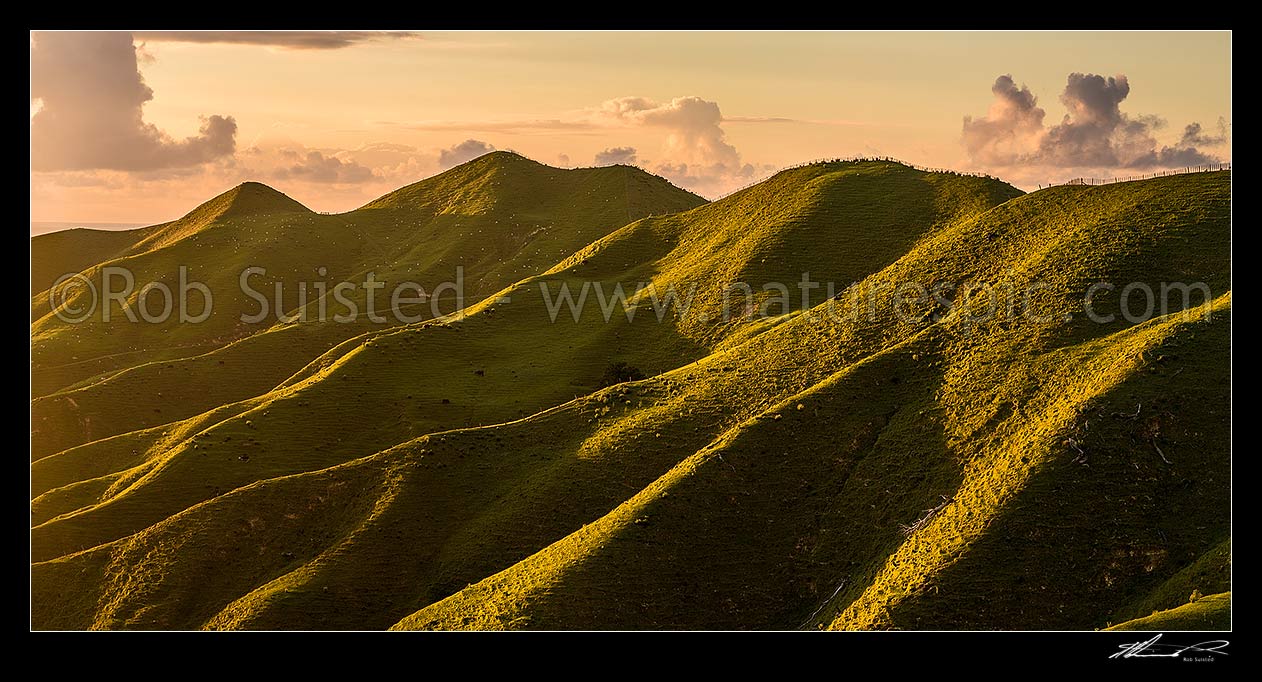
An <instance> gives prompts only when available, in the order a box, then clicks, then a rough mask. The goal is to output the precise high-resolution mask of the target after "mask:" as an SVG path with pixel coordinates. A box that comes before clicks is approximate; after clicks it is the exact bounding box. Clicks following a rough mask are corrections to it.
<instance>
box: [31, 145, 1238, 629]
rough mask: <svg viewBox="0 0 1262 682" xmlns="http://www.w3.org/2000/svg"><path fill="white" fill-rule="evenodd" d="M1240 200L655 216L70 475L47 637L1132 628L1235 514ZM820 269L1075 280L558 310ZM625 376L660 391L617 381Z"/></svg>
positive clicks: (978, 203)
mask: <svg viewBox="0 0 1262 682" xmlns="http://www.w3.org/2000/svg"><path fill="white" fill-rule="evenodd" d="M1229 183H1230V180H1229V174H1225V173H1215V174H1203V175H1194V176H1177V177H1171V178H1163V179H1160V180H1152V181H1145V182H1139V183H1126V184H1120V185H1111V186H1106V187H1094V188H1083V187H1060V188H1055V189H1053V190H1047V191H1043V192H1038V193H1036V194H1033V195H1028V196H1018V194H1019V193H1017V192H1015V191H1014V190H1011V188H1007V187H1006V186H1004V185H1002V184H1000V183H993V182H991V181H986V180H983V179H976V178H962V177H959V176H951V175H940V174H925V173H920V172H919V171H913V170H911V169H908V168H906V167H903V166H899V165H897V164H886V163H868V164H819V165H815V166H808V167H806V168H801V169H796V170H794V171H789V172H786V173H782V174H780V175H778V176H776V178H773V179H771V180H769V181H767V182H765V183H762V184H760V185H758V186H755V187H753V188H750V189H749V190H746V191H744V192H742V193H739V194H737V195H734V196H733V197H729V198H728V199H725V200H723V201H720V202H716V203H714V204H711V205H706V206H702V207H700V208H697V209H694V210H692V211H688V212H686V213H681V214H678V215H674V216H667V217H662V218H654V219H649V220H643V221H639V222H636V223H633V224H631V225H628V226H627V227H625V228H623V229H621V230H619V231H617V232H614V233H613V234H610V235H609V236H607V237H604V238H603V239H600V240H598V241H596V242H595V243H593V244H592V245H591V246H590V247H587V248H586V249H583V250H580V251H579V252H577V253H576V254H575V255H573V256H571V257H569V258H566V259H564V260H563V261H561V262H560V264H559V265H556V266H555V267H553V268H552V269H551V270H550V271H548V272H547V273H545V274H542V275H538V276H536V277H534V278H530V279H526V280H525V281H522V282H520V283H518V284H517V285H514V286H512V287H510V288H509V289H508V290H506V293H508V294H511V299H512V302H511V303H510V304H492V303H490V302H488V303H485V304H482V305H480V306H477V307H475V309H473V310H472V311H470V314H469V315H468V316H467V317H465V318H463V319H459V320H454V321H444V322H442V323H438V322H432V323H423V324H420V325H415V326H409V327H403V328H399V329H395V330H389V331H384V332H376V333H371V334H368V335H366V336H364V337H362V338H359V339H355V340H352V341H349V342H346V343H343V344H342V345H341V346H339V347H337V348H335V349H334V350H332V351H330V352H329V353H327V354H326V355H325V356H323V357H322V358H321V359H319V360H318V361H316V362H314V363H312V364H311V365H310V366H308V367H307V368H306V369H304V370H303V371H301V372H299V373H298V374H296V375H295V376H294V377H293V378H292V379H291V380H289V381H288V382H286V383H285V384H284V385H282V386H281V387H279V388H278V389H277V390H274V391H271V392H269V393H265V394H262V395H260V396H258V397H257V398H251V399H249V400H247V401H245V402H238V403H234V404H229V405H224V406H222V407H219V408H217V409H215V410H213V411H209V412H206V413H204V414H201V415H199V416H197V417H194V418H191V419H188V420H185V421H182V422H177V423H174V424H169V425H166V426H162V427H158V428H154V429H150V430H148V431H140V432H134V433H127V434H123V435H120V436H117V437H115V438H112V439H109V440H105V441H100V442H98V443H92V444H89V445H86V446H83V447H82V448H78V449H74V450H68V451H66V452H63V453H59V454H57V455H55V456H52V457H47V458H45V459H42V460H40V461H39V462H37V463H36V466H35V473H34V476H35V478H36V479H37V481H39V482H41V483H39V487H40V488H43V490H37V492H40V493H42V494H41V495H40V497H38V498H37V499H36V511H37V515H38V516H39V518H37V523H38V524H39V525H37V526H36V528H35V529H34V530H33V535H34V538H33V552H34V553H35V554H36V558H37V560H38V559H48V560H47V561H42V562H41V563H37V564H36V565H35V567H34V574H33V583H34V589H35V594H36V598H35V604H34V608H35V622H36V626H37V627H89V626H92V627H207V626H208V627H246V628H251V627H254V628H275V627H332V628H341V627H351V628H355V627H368V628H383V627H389V626H391V625H397V626H399V627H426V628H435V627H437V628H463V627H538V628H570V627H595V628H603V627H626V628H646V627H706V628H713V627H734V628H759V627H772V628H792V627H799V626H805V627H826V626H832V627H840V628H856V627H857V628H872V627H908V628H916V627H934V628H951V627H981V628H1014V627H1022V628H1040V627H1049V628H1052V627H1055V628H1064V627H1069V628H1092V627H1099V626H1103V625H1105V624H1107V620H1108V619H1109V618H1110V617H1111V614H1113V613H1114V612H1116V611H1119V610H1123V609H1125V608H1126V606H1127V605H1128V604H1133V603H1138V602H1139V601H1140V600H1141V599H1143V598H1144V595H1147V594H1150V593H1152V592H1153V591H1154V590H1157V589H1158V588H1159V587H1160V586H1161V585H1162V584H1163V581H1167V580H1169V579H1171V577H1172V576H1174V575H1175V574H1176V573H1178V572H1179V571H1180V570H1182V569H1185V568H1186V567H1188V566H1190V565H1191V564H1193V563H1194V562H1196V560H1197V559H1198V558H1199V557H1201V556H1203V555H1204V554H1205V552H1207V551H1209V550H1210V549H1211V548H1212V547H1214V546H1215V545H1216V544H1218V543H1219V542H1221V540H1222V538H1223V537H1224V536H1225V535H1226V534H1227V533H1229V528H1228V527H1227V525H1226V524H1227V519H1228V515H1227V513H1226V511H1225V509H1224V508H1223V505H1225V504H1226V499H1227V494H1226V491H1227V490H1228V488H1227V486H1228V480H1229V479H1228V475H1227V474H1228V468H1227V467H1228V466H1229V451H1228V442H1229V440H1228V438H1227V433H1228V429H1229V419H1228V415H1229V412H1228V411H1227V410H1228V405H1227V403H1226V394H1225V392H1224V391H1222V387H1223V386H1224V385H1226V381H1227V380H1228V379H1227V377H1228V371H1229V364H1228V363H1227V361H1226V359H1225V358H1226V356H1225V354H1226V352H1227V349H1228V339H1229V332H1230V294H1229V290H1228V287H1229V281H1230V265H1229V260H1228V252H1229V249H1228V243H1229V242H1228V240H1229V217H1228V216H1229V192H1230V184H1229ZM380 208H381V209H383V210H386V209H388V208H389V207H380ZM856 244H857V245H859V247H860V248H852V247H854V246H855V245H856ZM803 270H810V271H811V272H812V273H813V274H814V273H819V275H817V276H818V278H819V279H835V280H837V281H846V280H860V279H862V280H865V284H867V285H874V284H880V283H888V284H897V283H899V282H905V281H908V280H916V281H924V282H933V281H940V280H946V281H953V282H964V281H972V282H999V281H1001V280H1004V279H1008V280H1013V281H1015V282H1017V283H1018V284H1029V283H1032V282H1043V283H1046V284H1048V287H1047V288H1045V289H1043V290H1041V293H1040V297H1039V298H1038V299H1037V301H1036V303H1037V305H1038V306H1039V307H1040V310H1042V311H1043V312H1045V313H1049V316H1050V317H1051V318H1053V319H1055V320H1056V321H1055V322H1053V323H1032V322H1029V321H1025V320H993V321H987V322H977V321H975V320H972V319H970V315H969V314H970V310H969V309H968V307H967V306H963V305H957V306H955V307H954V308H953V309H951V310H950V311H947V314H946V315H945V316H942V317H941V318H940V319H939V317H937V316H934V315H931V313H933V312H934V311H933V310H930V309H928V308H926V309H925V310H923V311H917V312H922V313H924V314H923V315H915V316H912V317H911V318H910V319H908V318H907V316H896V315H895V314H894V311H893V309H892V304H891V303H890V302H888V301H885V302H883V303H882V304H881V305H880V306H878V310H877V311H876V314H875V315H874V317H873V318H872V319H868V318H866V317H863V316H861V317H859V318H855V317H853V316H847V315H844V314H838V311H839V310H844V309H846V308H847V306H851V305H854V304H855V301H856V300H859V299H852V298H849V297H846V296H843V297H842V298H841V300H836V301H827V302H825V301H823V300H822V299H823V296H822V295H821V296H820V297H819V299H818V300H811V301H810V302H809V303H808V305H809V307H810V312H812V313H814V314H813V315H811V314H804V313H803V312H801V311H799V312H796V313H791V314H787V315H784V316H782V317H781V318H779V319H778V320H775V321H774V322H776V323H775V324H768V323H766V322H757V321H753V320H734V321H729V322H727V323H721V324H713V323H702V322H700V320H699V319H698V318H697V317H690V318H685V319H684V320H680V321H677V322H675V323H672V324H656V323H652V322H651V321H650V322H649V323H646V322H644V321H643V319H642V318H640V317H638V316H637V318H636V320H635V321H632V322H626V321H625V320H620V321H617V322H615V323H614V324H604V323H603V322H602V321H601V320H600V319H598V318H599V311H598V310H596V311H595V312H594V313H592V312H591V311H590V308H592V307H589V313H588V315H589V316H588V317H586V318H583V319H581V320H580V321H579V322H578V323H571V322H569V321H568V319H566V320H563V323H559V324H551V323H548V322H547V318H546V315H544V316H542V318H543V321H542V322H540V321H539V319H540V317H541V308H542V307H543V303H542V301H540V296H539V293H538V291H539V289H538V283H539V282H540V281H546V282H551V283H559V282H562V281H569V282H575V283H577V282H581V281H600V282H607V283H613V282H635V281H642V280H646V279H647V280H650V281H653V282H654V283H656V284H659V285H662V286H664V285H668V284H671V283H682V282H688V281H690V280H695V279H702V280H705V278H706V277H711V276H712V277H714V278H715V279H716V281H720V280H722V279H723V278H729V279H730V278H733V277H735V278H737V279H747V280H750V281H759V280H760V278H761V279H763V280H774V279H780V280H783V281H789V282H792V281H795V280H793V279H789V278H791V277H796V276H797V274H798V273H800V272H801V271H803ZM1189 278H1195V279H1201V280H1204V281H1206V282H1207V283H1209V284H1210V286H1211V289H1212V291H1213V292H1214V293H1215V295H1216V296H1217V300H1216V301H1215V304H1214V307H1213V309H1212V310H1210V309H1202V310H1199V311H1197V312H1195V313H1194V314H1190V315H1170V316H1167V317H1164V318H1159V319H1155V320H1152V321H1150V322H1148V323H1145V324H1143V325H1138V326H1133V325H1130V324H1128V323H1126V322H1125V321H1122V320H1118V321H1117V322H1115V323H1113V324H1110V325H1099V324H1094V323H1090V322H1087V321H1085V320H1083V319H1082V316H1081V307H1080V302H1081V296H1082V292H1083V291H1084V290H1085V288H1086V286H1088V285H1089V284H1090V283H1092V282H1095V281H1102V280H1104V281H1114V282H1119V283H1122V282H1127V281H1132V280H1136V279H1138V280H1142V281H1151V282H1160V281H1189ZM847 283H848V282H847ZM532 292H534V293H532ZM698 305H700V306H701V310H705V311H707V312H710V311H716V310H718V306H720V305H721V302H720V301H718V300H717V299H714V298H711V299H706V298H704V297H703V298H702V299H700V300H699V302H698ZM593 307H594V306H593ZM796 307H799V308H800V306H796ZM1075 314H1076V315H1075ZM1066 315H1069V317H1068V318H1066V317H1065V316H1066ZM711 319H713V318H711ZM615 320H618V318H615ZM613 359H618V360H624V361H629V362H630V363H631V364H633V365H635V366H637V367H642V368H644V369H645V370H647V373H648V374H649V375H650V378H648V379H646V380H643V381H638V382H635V383H632V384H623V385H619V386H614V387H611V388H607V389H603V390H599V391H595V392H593V390H594V389H595V387H596V384H597V382H598V381H599V378H600V376H601V372H602V371H603V370H604V369H605V367H606V366H607V364H608V362H609V361H610V360H613ZM576 395H577V396H578V397H577V398H575V399H572V400H571V398H574V396H576ZM567 401H568V402H567ZM1137 403H1138V404H1140V405H1142V406H1143V408H1142V409H1141V410H1140V411H1139V414H1138V415H1137V416H1136V417H1134V418H1131V417H1128V416H1126V415H1129V414H1131V413H1132V412H1133V411H1134V409H1135V408H1134V406H1135V405H1136V404H1137ZM552 406H557V407H552ZM1119 415H1120V416H1119ZM1071 442H1072V444H1070V443H1071ZM1158 451H1160V453H1161V454H1160V456H1159V454H1158ZM1084 453H1085V455H1084ZM243 456H245V458H244V459H243ZM1166 461H1169V462H1171V463H1170V464H1167V463H1166ZM84 472H89V473H87V474H85V473H84ZM1189 480H1190V481H1192V482H1191V483H1190V484H1189V483H1186V481H1189ZM1220 502H1221V503H1220ZM944 503H945V504H944ZM926 509H936V510H937V511H936V512H935V513H934V514H933V515H931V516H926V514H925V511H924V510H926ZM1101 519H1107V522H1106V523H1101V522H1100V520H1101ZM918 521H919V522H920V523H917V522H918ZM905 527H913V530H912V531H911V532H910V533H908V532H907V531H906V530H905ZM78 550H86V551H81V552H79V553H72V552H76V551H78ZM466 586H467V587H466Z"/></svg>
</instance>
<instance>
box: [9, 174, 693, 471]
mask: <svg viewBox="0 0 1262 682" xmlns="http://www.w3.org/2000/svg"><path fill="white" fill-rule="evenodd" d="M701 203H703V201H702V200H701V199H700V198H699V197H696V196H695V195H692V194H689V193H687V192H685V191H683V190H680V189H678V188H675V187H673V186H672V185H670V184H669V183H667V182H666V181H665V180H663V179H661V178H658V177H656V176H652V175H649V174H647V173H645V172H643V171H640V170H638V169H634V168H630V167H625V166H618V167H609V168H595V169H580V170H571V171H567V170H561V169H556V168H549V167H547V166H542V165H540V164H537V163H535V162H533V161H529V160H527V159H524V158H522V157H520V156H517V155H515V154H511V153H507V152H500V153H495V154H489V155H487V156H484V157H482V158H479V159H477V160H475V161H473V162H470V163H468V164H465V165H463V166H460V167H458V168H454V169H452V170H450V171H448V172H446V173H443V174H441V175H438V176H435V177H433V178H429V179H427V180H423V181H421V182H418V183H416V184H413V185H409V186H407V187H404V188H402V189H400V190H397V191H396V192H393V193H391V194H388V195H386V196H385V197H382V198H381V199H379V200H377V201H374V202H372V203H370V204H368V205H367V206H365V207H363V208H361V209H359V210H356V211H351V212H349V213H344V214H340V215H335V216H328V215H320V214H316V213H313V212H311V211H308V210H307V209H305V208H304V207H302V206H301V205H300V204H298V203H297V202H295V201H293V200H292V199H289V198H288V197H286V196H284V195H283V194H280V193H279V192H276V191H275V190H272V189H270V188H267V187H265V186H263V185H259V184H257V183H246V184H244V185H241V186H240V187H237V188H235V189H233V190H231V191H229V192H227V193H225V194H224V195H221V196H219V197H216V198H215V199H213V200H211V201H209V202H207V203H206V204H204V205H202V206H201V207H199V208H197V209H195V210H194V211H192V212H191V213H189V215H187V216H185V217H184V218H182V219H180V220H179V221H175V222H173V223H170V224H167V225H164V226H158V227H157V228H146V229H145V230H139V231H133V232H131V233H128V234H133V233H134V235H135V236H136V237H143V238H142V239H140V241H138V243H137V244H136V245H135V246H133V247H132V248H131V249H130V251H128V252H127V253H126V254H124V255H122V256H119V257H116V258H112V259H110V260H107V261H105V263H104V264H101V265H94V266H92V267H89V268H87V269H85V275H87V276H89V277H90V278H92V279H93V281H94V282H96V283H97V286H98V288H99V287H100V286H101V285H100V278H101V275H100V271H101V269H102V268H103V267H105V265H109V266H113V267H126V268H129V269H131V270H132V271H133V272H134V273H135V279H136V281H137V282H145V281H163V282H166V283H168V284H169V285H171V286H172V288H173V289H176V288H178V282H176V281H173V278H175V273H177V272H178V268H179V266H187V267H188V268H189V272H190V275H189V277H190V278H191V279H194V280H198V281H203V282H205V283H206V284H207V285H208V286H209V288H210V290H211V291H212V292H215V301H214V303H215V306H214V314H213V315H212V316H211V317H210V318H209V319H207V320H206V321H204V322H202V323H200V324H180V323H179V321H178V319H172V320H171V321H170V322H168V323H165V324H149V323H146V322H144V321H141V322H139V323H137V324H128V323H126V322H117V321H116V322H114V323H112V324H106V323H103V322H101V321H100V319H99V316H97V317H95V318H94V320H95V322H85V323H82V324H67V323H64V322H62V321H61V320H59V319H58V318H57V317H56V316H54V315H51V314H50V313H49V312H48V310H47V308H48V296H47V295H46V294H40V295H37V296H35V297H34V298H33V313H32V316H33V318H35V319H36V322H35V323H34V324H33V325H32V356H33V359H32V363H33V370H34V371H33V374H34V387H35V393H36V400H35V401H34V403H33V405H32V411H33V415H32V423H33V428H32V431H33V441H34V443H33V454H34V455H35V456H36V457H40V456H44V455H48V454H52V453H55V452H59V451H61V450H65V449H67V448H70V447H73V446H76V445H80V444H82V443H86V442H89V441H93V440H99V439H102V438H106V437H108V436H113V435H117V434H120V433H126V432H129V431H134V430H137V429H144V428H148V427H152V426H158V425H162V424H168V423H171V422H174V421H177V420H180V419H184V418H187V417H192V416H194V415H197V414H200V413H202V412H205V411H207V410H210V409H213V408H215V407H217V406H219V405H222V404H225V403H228V402H236V401H239V400H243V399H247V398H252V397H255V396H258V395H261V394H263V393H265V392H267V391H268V390H270V389H272V388H274V387H275V386H277V385H278V384H280V383H281V382H283V381H284V380H285V379H286V378H288V377H289V376H291V375H292V374H294V373H296V372H298V371H299V370H301V369H302V368H303V367H304V366H305V365H306V364H307V363H309V362H311V361H312V360H314V359H315V358H317V357H318V356H320V355H321V354H322V353H324V352H325V351H327V350H328V349H330V348H332V347H334V346H336V345H337V344H339V343H341V342H343V341H345V340H347V339H350V338H353V337H355V336H358V335H360V334H364V333H367V332H370V331H374V330H380V329H382V328H384V327H388V326H390V325H389V324H378V323H373V322H371V321H369V320H367V319H361V320H360V321H358V322H357V323H354V324H342V323H337V322H335V321H333V320H326V321H320V319H319V315H318V310H319V304H318V302H317V301H315V300H312V301H310V303H309V305H308V309H309V313H310V319H311V321H309V322H301V321H300V322H295V323H291V324H283V323H278V322H277V320H276V319H275V317H274V316H272V317H270V318H268V319H266V320H264V321H262V322H259V323H257V324H245V323H243V322H241V320H240V317H241V315H242V314H254V313H257V312H258V310H259V304H258V303H257V301H255V300H254V299H252V298H250V297H248V296H247V295H246V294H244V293H242V292H241V288H240V285H239V282H238V278H239V274H240V272H241V271H242V270H244V269H245V268H246V267H249V266H256V267H263V268H266V270H267V273H268V275H267V276H266V277H260V278H257V281H256V280H254V279H252V280H251V287H252V288H254V289H255V290H256V291H260V292H265V293H267V294H268V297H269V298H274V296H273V295H272V294H273V292H274V285H273V282H275V283H279V284H280V285H281V286H282V287H283V290H284V292H285V295H286V298H285V300H286V301H287V304H286V308H285V310H286V312H287V313H288V314H295V309H296V308H297V300H298V295H299V285H298V283H299V282H310V283H312V287H313V288H312V289H311V297H312V298H313V299H314V297H315V289H314V282H317V281H320V282H326V283H328V284H327V285H326V286H327V287H328V288H331V287H332V286H333V285H334V284H336V283H337V282H340V281H350V282H362V281H364V278H365V277H366V275H367V273H369V272H372V273H374V276H375V278H376V279H377V280H378V281H384V282H394V283H398V282H401V281H414V282H419V283H420V284H422V285H423V286H425V287H426V290H427V291H433V290H434V289H435V287H436V286H437V285H438V284H440V283H442V282H446V281H452V280H454V279H455V278H456V276H457V266H460V267H462V268H463V280H464V290H465V295H466V297H467V298H468V300H467V303H468V304H472V303H476V302H477V301H479V300H481V299H482V298H484V297H485V296H487V295H490V294H492V293H495V292H496V291H498V290H500V289H502V288H503V287H505V286H507V285H509V284H511V283H513V282H515V281H517V280H520V279H522V278H524V277H526V276H528V275H531V274H534V273H536V272H538V271H540V270H543V269H546V268H547V267H549V266H550V265H552V264H553V263H555V262H556V261H557V260H559V259H561V258H564V257H565V256H567V255H569V254H570V253H572V252H573V251H574V250H576V249H578V248H581V247H583V246H585V245H586V244H588V243H589V242H591V241H592V240H594V239H597V238H599V237H601V236H603V235H605V234H607V233H609V232H611V231H613V230H615V229H616V228H618V227H621V226H622V225H624V224H625V223H627V222H628V221H630V220H633V219H635V218H639V217H642V216H645V215H650V214H663V213H671V212H675V211H679V210H682V209H686V208H691V207H694V206H697V205H698V204H701ZM55 239H60V240H61V241H65V239H66V238H61V237H56V235H53V236H50V238H49V239H43V238H35V239H34V240H33V244H35V245H38V247H39V248H38V249H36V246H34V245H33V247H32V248H33V249H36V250H38V251H40V252H44V251H50V250H53V249H54V248H55V249H57V250H58V251H59V252H60V251H61V250H63V249H64V250H70V249H71V247H73V248H75V249H78V248H79V246H78V245H77V242H76V243H75V244H73V245H71V244H66V245H61V244H60V241H58V242H57V243H56V244H53V243H50V244H49V245H48V246H47V247H45V246H44V244H45V242H52V241H54V240H55ZM54 262H55V263H56V265H55V267H62V268H66V267H70V268H73V267H74V266H73V265H71V264H67V263H62V262H61V261H54ZM317 267H320V268H324V269H325V270H324V272H325V274H324V275H323V276H321V275H320V273H319V272H318V271H317ZM68 271H73V270H68ZM134 298H135V297H134V296H133V297H132V299H133V300H132V305H133V307H134V305H135V301H134ZM348 298H349V299H351V300H352V301H354V302H355V303H356V305H357V306H358V307H359V309H360V310H361V311H363V310H365V309H366V306H365V301H364V294H363V290H362V288H361V289H357V290H356V292H353V293H351V294H349V295H348ZM191 300H192V301H193V303H192V304H191V305H190V310H189V314H192V315H196V314H199V313H200V312H201V308H200V307H198V306H200V298H198V297H197V296H196V295H194V296H192V297H191ZM160 306H161V301H160V300H158V299H157V297H155V302H154V303H153V306H152V308H153V310H154V312H157V311H158V310H159V309H160ZM385 307H386V306H385V305H383V304H380V303H379V304H378V310H382V309H384V308H385ZM430 307H431V306H430V305H429V304H423V305H421V306H420V307H419V310H417V309H414V310H410V311H408V313H409V314H417V315H421V314H425V311H426V310H428V309H430ZM113 308H114V313H113V314H114V316H115V317H116V318H119V319H122V314H123V313H122V312H121V308H119V306H117V305H115V306H113ZM414 308H415V306H414ZM454 308H455V302H454V300H446V301H444V302H443V303H442V304H441V306H440V310H441V311H442V312H450V311H451V310H454ZM326 310H327V311H328V312H327V315H329V316H331V315H334V314H339V313H342V312H344V309H343V307H342V306H341V305H339V304H337V303H336V302H331V303H328V304H326ZM395 324H397V321H396V322H395Z"/></svg>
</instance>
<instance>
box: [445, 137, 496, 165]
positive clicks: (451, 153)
mask: <svg viewBox="0 0 1262 682" xmlns="http://www.w3.org/2000/svg"><path fill="white" fill-rule="evenodd" d="M493 151H495V147H493V146H492V145H489V144H487V143H485V142H483V141H482V140H474V139H472V138H470V139H468V140H465V141H464V142H461V143H460V144H457V145H454V146H452V147H448V148H446V149H443V150H441V151H440V152H438V165H439V166H442V167H443V168H451V167H452V166H459V165H460V164H462V163H465V162H467V161H472V160H474V159H476V158H478V157H479V156H482V155H483V154H490V153H491V152H493Z"/></svg>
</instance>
